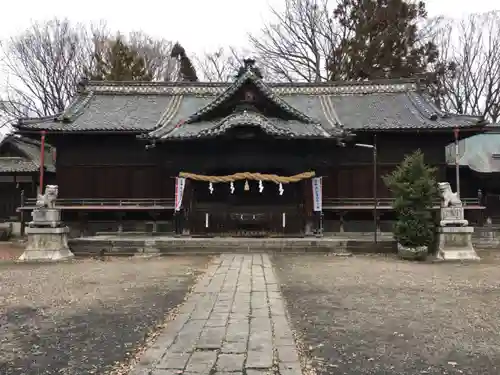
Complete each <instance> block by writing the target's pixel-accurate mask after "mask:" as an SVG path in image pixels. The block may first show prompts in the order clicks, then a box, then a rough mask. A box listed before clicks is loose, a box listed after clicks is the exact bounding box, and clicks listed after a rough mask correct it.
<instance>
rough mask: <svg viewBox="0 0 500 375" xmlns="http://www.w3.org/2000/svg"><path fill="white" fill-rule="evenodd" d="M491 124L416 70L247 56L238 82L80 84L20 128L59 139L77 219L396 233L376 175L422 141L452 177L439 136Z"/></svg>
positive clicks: (64, 191) (284, 231)
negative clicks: (293, 67) (358, 73)
mask: <svg viewBox="0 0 500 375" xmlns="http://www.w3.org/2000/svg"><path fill="white" fill-rule="evenodd" d="M486 125H487V123H486V122H485V121H484V119H483V118H482V117H476V116H465V115H455V114H450V113H444V112H442V111H440V110H439V109H438V108H437V107H436V106H435V105H433V104H432V103H431V101H430V100H429V99H428V98H427V97H426V95H425V88H424V86H423V85H422V84H421V82H419V80H417V79H398V80H383V81H371V82H369V81H367V82H328V83H271V82H267V81H265V80H264V79H263V78H262V77H261V75H260V74H259V71H258V69H256V67H255V65H254V61H253V60H250V59H248V60H245V66H244V67H242V68H241V69H240V71H239V72H238V75H237V77H236V78H235V80H234V81H233V82H224V83H206V82H83V83H82V84H81V85H80V87H79V90H78V95H77V97H76V99H75V100H74V101H73V102H72V103H71V104H70V105H69V107H68V108H67V109H66V110H65V111H64V112H62V113H60V114H58V115H57V116H53V117H48V118H43V119H40V118H36V119H34V118H28V119H21V120H20V121H19V122H18V124H17V125H16V129H17V132H18V133H19V134H22V135H23V136H25V137H26V136H29V137H32V138H34V139H40V134H41V133H42V132H43V133H44V134H45V137H46V141H47V142H48V143H49V144H51V145H52V146H54V147H55V149H56V150H57V153H55V157H56V160H55V165H56V174H55V181H56V183H57V185H58V186H59V199H58V201H57V206H58V207H60V208H61V209H62V211H63V218H64V220H65V222H66V223H68V224H69V225H70V226H71V228H72V229H73V230H78V231H80V232H81V233H88V234H91V233H97V232H106V231H108V232H109V231H117V230H119V231H136V232H151V231H153V232H165V233H169V232H170V233H171V232H173V231H176V232H177V233H181V232H182V233H185V234H187V233H189V234H191V235H202V236H207V235H209V236H220V235H230V236H297V235H304V234H309V233H313V232H317V231H321V230H324V231H333V232H338V231H350V232H354V231H372V230H374V229H375V228H378V229H379V230H381V231H390V230H391V229H390V228H391V222H392V220H393V219H394V216H393V212H392V199H391V195H390V192H389V191H388V189H387V188H386V186H385V185H384V183H383V180H382V176H384V175H385V174H387V173H389V172H391V171H392V170H393V169H394V168H395V167H396V166H397V165H398V164H399V163H400V162H401V161H402V160H403V158H404V156H405V155H407V154H410V153H412V152H413V151H415V150H417V149H420V150H421V151H422V152H423V153H424V155H425V159H426V161H427V163H428V164H430V165H433V166H435V167H436V168H437V170H438V172H437V173H438V179H439V180H440V181H450V182H453V179H454V171H453V167H452V166H449V165H448V164H447V160H446V157H445V151H444V150H445V147H446V146H447V145H449V144H450V143H452V142H454V140H455V136H456V135H458V137H459V138H460V139H462V138H467V137H469V136H473V135H476V134H480V133H482V132H484V130H485V126H486ZM34 198H35V197H34V195H33V196H32V197H30V199H31V200H29V199H28V200H27V201H26V203H25V204H24V206H23V207H22V209H25V210H28V209H30V208H32V206H33V199H34ZM462 200H463V201H464V202H465V210H466V215H469V219H470V218H471V217H474V215H476V214H477V213H478V212H480V211H481V208H482V206H481V205H480V204H478V201H477V197H476V196H475V195H473V194H471V196H464V195H462Z"/></svg>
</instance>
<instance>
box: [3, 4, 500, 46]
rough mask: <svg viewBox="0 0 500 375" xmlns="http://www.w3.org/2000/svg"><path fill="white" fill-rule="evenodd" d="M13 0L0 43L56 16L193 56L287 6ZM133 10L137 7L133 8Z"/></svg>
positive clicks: (461, 8)
mask: <svg viewBox="0 0 500 375" xmlns="http://www.w3.org/2000/svg"><path fill="white" fill-rule="evenodd" d="M127 3H128V2H127V1H126V0H85V1H76V2H75V1H68V0H17V1H16V0H14V1H2V10H1V12H0V39H4V38H6V37H8V36H10V35H13V34H15V33H17V32H19V31H22V30H23V29H24V28H26V26H27V25H29V23H30V21H34V20H35V21H38V20H46V19H50V18H53V17H55V16H57V17H59V18H64V17H67V18H69V19H70V20H72V21H77V22H84V23H90V22H93V21H99V20H105V21H106V23H107V24H108V25H109V27H110V28H111V29H112V30H120V31H123V32H128V31H132V30H142V31H145V32H146V33H148V34H151V35H152V36H161V37H164V38H166V39H168V40H173V41H174V40H178V41H179V42H181V43H182V44H183V45H184V47H185V48H186V50H187V51H188V53H199V52H203V51H206V50H213V49H214V48H217V47H218V46H224V45H232V46H236V47H244V46H245V43H246V39H247V37H246V36H247V34H248V33H249V32H255V31H258V30H259V27H260V24H261V23H262V21H263V20H265V19H266V18H268V17H269V6H274V7H279V6H280V5H281V4H283V0H146V1H143V2H141V1H133V2H132V1H130V4H131V6H128V5H127ZM426 3H427V8H428V11H429V15H430V16H437V15H446V16H451V17H461V16H463V15H465V14H467V13H471V12H484V11H489V10H500V1H499V0H473V1H470V0H427V1H426ZM132 5H133V6H132Z"/></svg>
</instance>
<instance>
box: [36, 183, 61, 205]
mask: <svg viewBox="0 0 500 375" xmlns="http://www.w3.org/2000/svg"><path fill="white" fill-rule="evenodd" d="M58 193H59V188H58V187H57V185H47V186H46V187H45V194H43V195H42V194H38V198H37V199H36V206H37V207H39V208H55V206H56V199H57V194H58Z"/></svg>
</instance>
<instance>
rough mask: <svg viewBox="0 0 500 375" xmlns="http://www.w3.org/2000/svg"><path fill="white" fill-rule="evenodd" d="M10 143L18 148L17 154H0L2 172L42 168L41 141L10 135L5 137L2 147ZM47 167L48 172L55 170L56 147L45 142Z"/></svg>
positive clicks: (45, 162) (33, 170) (28, 170)
mask: <svg viewBox="0 0 500 375" xmlns="http://www.w3.org/2000/svg"><path fill="white" fill-rule="evenodd" d="M7 143H8V144H10V145H11V146H12V147H13V148H14V149H15V150H16V154H17V155H16V156H0V172H4V173H5V172H18V173H19V172H36V171H38V170H39V169H40V147H41V144H40V142H39V141H36V140H33V139H30V138H26V137H20V136H18V135H8V136H7V137H5V138H4V139H3V141H2V142H1V144H0V148H1V147H2V146H3V145H5V144H7ZM44 165H45V169H46V170H47V171H48V172H55V171H56V168H55V160H54V148H53V147H52V146H51V145H49V144H47V143H46V144H45V158H44Z"/></svg>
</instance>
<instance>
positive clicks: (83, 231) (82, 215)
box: [78, 211, 88, 237]
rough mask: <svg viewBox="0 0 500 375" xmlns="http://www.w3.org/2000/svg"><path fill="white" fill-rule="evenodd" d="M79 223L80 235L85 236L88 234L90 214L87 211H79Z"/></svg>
mask: <svg viewBox="0 0 500 375" xmlns="http://www.w3.org/2000/svg"><path fill="white" fill-rule="evenodd" d="M78 223H79V224H78V227H79V228H78V229H79V232H80V237H85V236H86V235H87V224H88V214H87V213H86V212H82V211H80V212H78Z"/></svg>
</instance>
